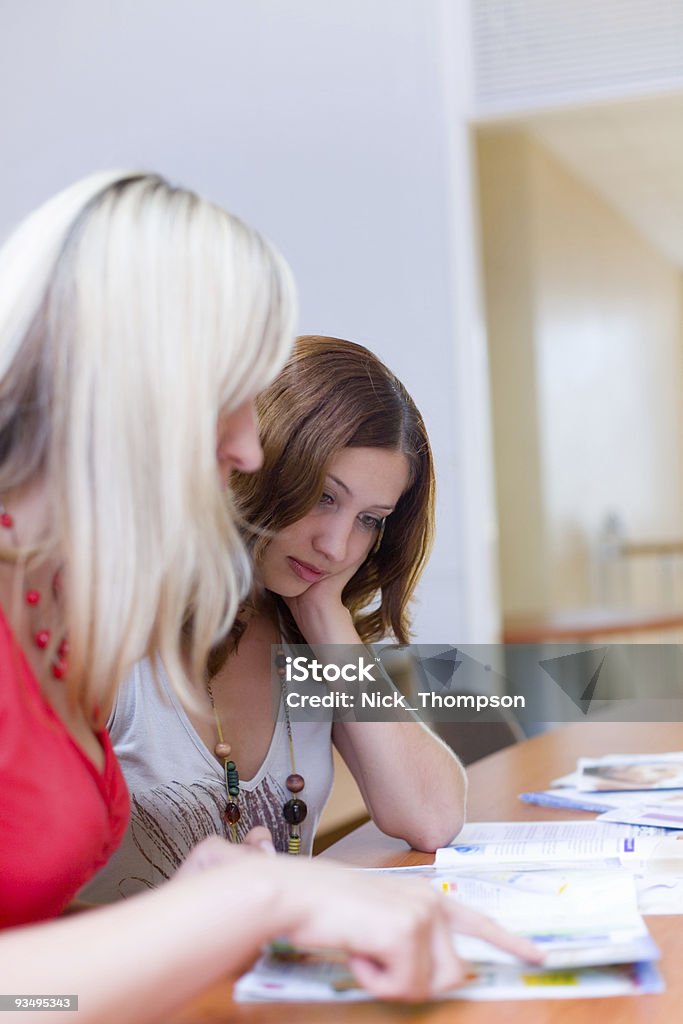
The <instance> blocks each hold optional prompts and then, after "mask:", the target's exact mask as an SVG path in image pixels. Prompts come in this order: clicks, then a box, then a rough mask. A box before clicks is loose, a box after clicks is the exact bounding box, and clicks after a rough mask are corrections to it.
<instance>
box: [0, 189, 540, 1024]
mask: <svg viewBox="0 0 683 1024" xmlns="http://www.w3.org/2000/svg"><path fill="white" fill-rule="evenodd" d="M293 306H294V302H293V298H292V285H291V281H290V275H289V272H288V270H287V268H286V266H285V265H284V263H283V262H282V260H281V259H280V258H279V257H278V256H277V254H276V253H275V252H274V251H273V250H272V248H271V247H270V246H269V245H268V244H267V243H266V242H264V241H263V240H262V239H261V238H260V237H259V236H258V235H257V234H255V233H254V232H253V231H252V230H251V229H249V228H248V227H246V226H245V225H243V224H241V223H240V222H239V221H238V220H236V219H235V218H233V217H231V216H230V215H229V214H227V213H225V212H224V211H223V210H220V209H219V208H217V207H215V206H213V205H212V204H210V203H208V202H207V201H205V200H203V199H201V198H199V197H198V196H196V195H195V194H193V193H191V192H188V191H186V190H184V189H176V188H172V187H171V186H170V185H168V184H167V183H166V182H165V181H164V180H162V179H161V178H159V177H157V176H154V175H147V174H137V173H118V172H114V173H104V174H99V175H95V176H93V177H90V178H87V179H85V180H83V181H81V182H79V183H78V184H76V185H74V186H73V187H71V188H69V189H67V190H66V191H64V192H62V193H61V194H60V195H58V196H56V197H55V198H54V199H52V200H51V201H50V202H48V203H47V204H45V205H44V206H43V207H41V208H40V209H39V210H37V211H36V212H35V213H34V214H33V215H32V216H30V217H29V218H28V219H27V220H25V221H24V222H23V224H21V225H20V226H19V228H18V229H17V230H16V232H15V233H14V235H13V236H12V237H11V238H10V240H9V241H8V243H7V244H6V246H5V247H4V249H2V251H0V502H1V508H0V541H1V542H2V543H1V548H0V605H1V606H2V607H1V610H2V614H1V616H0V678H1V679H2V686H1V687H0V728H1V729H2V744H1V745H0V836H2V840H1V846H0V914H2V925H3V926H4V928H5V929H6V931H4V932H3V933H2V934H0V990H2V991H5V992H10V991H14V992H41V993H46V992H47V993H50V992H52V993H58V992H71V993H78V995H79V999H80V1004H79V1013H80V1016H79V1019H80V1020H81V1021H83V1022H92V1021H98V1022H107V1021H112V1022H113V1021H120V1020H125V1021H127V1022H128V1024H137V1022H142V1021H147V1020H153V1019H165V1017H166V1016H167V1014H168V1012H169V1011H170V1010H172V1009H173V1007H175V1006H176V1005H178V1004H179V1003H181V1002H182V1001H183V1000H185V999H187V998H189V997H190V996H191V995H192V994H193V993H195V992H197V991H198V990H200V989H201V988H202V987H203V986H205V985H207V984H208V983H210V982H211V981H212V980H214V979H216V978H218V977H219V976H220V975H222V974H223V973H224V972H225V971H226V970H228V971H229V970H233V971H234V970H235V969H236V968H237V967H238V966H240V965H241V964H244V962H245V961H248V960H249V959H250V958H253V956H254V955H255V954H256V953H257V951H258V949H259V948H260V946H261V944H262V943H263V942H264V941H266V940H267V939H268V938H270V937H272V936H274V935H276V934H286V935H289V936H290V937H291V938H292V940H293V941H295V942H302V943H307V944H313V945H316V946H332V947H335V948H341V949H343V950H346V951H347V952H348V953H349V954H350V956H351V964H352V966H353V969H354V971H355V972H356V974H357V976H358V978H359V980H360V981H361V983H362V984H364V985H366V986H367V987H368V988H369V989H370V990H371V991H373V992H374V993H376V994H377V995H384V996H390V997H393V998H408V997H411V998H412V997H420V998H422V997H427V996H431V995H433V994H435V993H437V992H439V991H441V990H442V989H443V988H445V987H448V986H451V985H453V984H454V983H456V982H457V981H458V980H459V979H460V978H461V977H462V970H461V967H460V965H459V963H458V961H457V960H456V958H455V956H454V954H453V952H452V947H451V944H450V942H449V941H448V934H449V931H450V930H451V929H452V928H453V927H457V926H458V925H460V926H461V927H465V928H472V927H474V928H475V929H476V930H479V931H480V932H481V931H487V930H489V931H490V929H491V927H492V926H491V925H490V923H488V922H481V921H480V920H479V919H477V921H476V922H475V923H474V925H473V924H472V923H471V921H470V919H469V917H468V918H467V919H464V918H463V914H464V913H465V912H464V911H463V910H462V909H461V908H459V907H458V906H457V905H456V904H451V902H450V901H445V900H441V899H439V898H438V897H437V896H436V895H435V894H432V893H431V892H429V891H424V890H422V889H421V888H419V887H415V888H411V889H409V890H404V889H403V887H401V889H400V893H401V895H400V898H399V896H398V890H396V889H395V888H393V887H391V886H389V885H384V884H381V883H380V882H378V881H376V880H374V879H369V880H368V879H363V878H358V877H356V876H347V874H345V873H341V872H340V871H338V870H334V869H331V868H326V869H325V868H322V867H318V866H315V865H310V864H305V863H301V864H299V863H293V862H291V861H290V860H288V859H286V858H268V857H266V856H265V855H263V854H259V853H258V852H256V851H254V850H250V849H249V846H248V845H243V846H241V847H239V848H232V847H230V846H229V845H228V844H226V843H224V842H222V841H220V840H216V841H214V842H211V841H210V842H209V843H207V844H204V845H201V846H199V847H198V848H197V850H196V851H195V853H194V855H193V856H192V857H191V858H190V860H189V861H188V863H187V866H186V867H185V868H184V869H183V871H182V872H180V873H179V875H178V877H177V878H176V879H174V880H173V881H172V882H171V883H169V884H168V885H167V886H164V887H162V888H161V889H159V890H158V891H156V892H154V893H150V894H148V895H145V896H142V897H140V898H137V899H133V900H130V901H127V902H125V903H124V904H121V905H119V906H116V907H113V908H106V909H103V910H97V911H93V912H92V913H88V914H83V915H79V916H77V917H72V918H70V919H68V920H62V921H54V922H52V923H50V922H48V921H47V919H48V918H51V917H54V916H56V915H58V914H59V912H60V911H61V910H62V909H64V908H65V907H66V905H67V903H68V902H69V900H70V899H71V898H72V896H73V895H74V893H75V892H76V891H77V890H78V888H79V887H80V886H81V885H82V884H83V882H85V881H86V879H87V878H88V877H89V876H90V875H91V874H92V873H93V872H94V871H95V870H96V869H97V867H99V866H100V865H101V864H102V863H103V862H104V861H105V860H106V858H107V857H108V856H109V854H110V852H111V851H112V850H113V849H114V848H115V846H116V844H117V842H118V841H119V839H120V837H121V835H122V833H123V831H124V829H125V826H126V822H127V817H128V801H127V796H126V792H125V787H124V786H123V782H122V777H121V774H120V769H119V768H118V765H117V762H116V759H115V757H114V755H113V753H112V750H111V746H110V743H109V741H108V739H107V736H106V733H105V731H104V729H103V722H105V721H106V717H107V714H108V711H109V708H110V706H111V704H112V701H113V699H114V697H115V694H116V692H117V688H118V686H119V683H120V680H121V678H122V676H123V674H124V673H125V672H126V671H127V670H128V669H130V667H131V665H132V664H133V663H134V662H135V661H136V660H137V659H139V658H140V657H142V656H143V655H148V656H149V657H151V658H160V659H161V660H162V661H163V663H164V665H165V667H166V671H167V674H168V678H169V680H170V682H171V685H172V686H173V687H174V689H175V690H176V691H177V692H178V694H179V696H180V697H181V698H182V699H185V700H186V701H188V702H190V703H191V702H192V699H193V695H192V691H191V688H190V686H189V684H188V682H187V679H188V677H189V678H200V677H201V674H202V670H203V667H204V665H205V664H206V659H207V655H208V653H209V649H210V648H211V646H212V645H213V644H215V642H216V641H217V640H218V639H219V638H220V637H221V636H222V635H224V634H225V632H226V631H227V630H228V629H229V627H230V625H231V623H232V620H233V618H234V615H235V611H236V609H237V607H238V603H239V601H240V598H241V597H242V596H243V594H244V593H245V589H246V586H247V584H248V581H249V569H248V561H247V557H246V555H245V552H244V550H243V547H242V544H241V541H240V539H239V536H238V533H237V531H236V528H235V523H234V520H233V515H232V511H231V506H230V502H229V500H228V499H227V498H226V489H225V488H226V483H227V480H228V478H229V475H230V472H231V471H232V470H233V469H241V470H243V471H245V472H248V471H250V470H254V469H256V468H257V467H258V465H259V464H260V461H261V453H260V448H259V442H258V438H257V436H256V432H255V423H254V410H253V398H254V395H255V393H256V392H257V391H258V390H259V389H260V388H262V387H263V386H264V384H265V383H267V381H268V379H269V378H270V376H271V375H272V374H273V373H275V372H276V371H277V369H278V368H279V366H280V365H281V363H282V362H283V360H284V358H285V357H286V354H287V351H288V348H289V339H290V337H291V334H292V324H293ZM188 613H189V614H191V616H192V621H193V623H194V628H193V631H192V635H191V636H190V637H189V638H186V641H185V643H184V645H183V647H182V648H181V639H180V638H181V633H182V625H183V623H184V622H185V621H186V620H187V616H188ZM266 868H267V870H266ZM19 925H22V926H25V927H21V928H19V927H17V926H19ZM502 941H504V942H507V943H508V945H509V944H510V940H508V939H506V938H505V937H503V939H502ZM513 948H517V949H519V950H520V951H522V952H524V951H525V950H526V951H527V952H528V947H519V946H518V945H517V946H516V947H515V946H514V943H513ZM531 955H533V954H531ZM112 965H115V969H113V966H112ZM68 1013H69V1011H67V1014H68ZM65 1019H67V1020H70V1019H71V1016H70V1015H68V1016H66V1017H65Z"/></svg>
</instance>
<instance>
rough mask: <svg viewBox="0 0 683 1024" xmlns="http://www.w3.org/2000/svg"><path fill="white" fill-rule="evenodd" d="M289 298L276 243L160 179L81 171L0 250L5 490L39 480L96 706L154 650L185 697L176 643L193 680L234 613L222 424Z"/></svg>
mask: <svg viewBox="0 0 683 1024" xmlns="http://www.w3.org/2000/svg"><path fill="white" fill-rule="evenodd" d="M294 306H295V300H294V287H293V283H292V279H291V275H290V272H289V270H288V268H287V265H286V264H285V263H284V261H283V260H282V258H281V257H280V256H279V255H278V254H277V253H276V252H275V250H274V249H273V248H272V247H271V246H270V245H269V244H268V243H267V242H265V241H264V240H263V238H261V237H260V236H259V235H258V234H257V233H256V232H255V231H253V230H252V229H251V228H249V227H247V226H246V225H244V224H243V223H241V222H240V221H239V220H237V219H236V218H234V217H232V216H231V215H230V214H228V213H226V212H225V211H224V210H221V209H220V208H218V207H216V206H214V205H213V204H211V203H209V202H208V201H206V200H204V199H202V198H200V197H199V196H197V195H195V194H194V193H192V192H189V191H187V190H185V189H179V188H173V187H171V186H170V185H169V184H168V183H167V182H166V181H164V180H163V179H162V178H160V177H158V176H156V175H151V174H144V173H136V172H123V173H122V172H108V173H101V174H97V175H93V176H91V177H88V178H86V179H84V180H82V181H80V182H78V183H77V184H75V185H73V186H72V187H71V188H68V189H66V190H65V191H64V192H62V193H60V194H59V195H57V196H55V197H54V198H53V199H51V200H50V201H49V202H47V203H46V204H45V205H44V206H42V207H40V209H38V210H37V211H35V212H34V213H33V214H32V215H31V216H29V217H28V218H27V219H26V220H25V221H24V222H23V223H22V224H21V225H20V226H19V227H18V228H17V230H16V231H15V232H14V234H13V235H12V236H11V237H10V239H9V241H8V242H7V243H6V245H5V246H4V248H3V249H2V250H0V496H4V495H5V494H6V493H7V492H9V491H11V490H12V489H13V488H18V487H21V486H23V485H24V484H26V483H29V482H30V481H31V480H33V479H44V480H45V483H46V490H47V494H48V496H49V501H50V507H49V510H48V512H49V518H50V522H51V532H50V536H49V537H46V538H44V539H43V540H41V541H40V543H39V544H38V545H37V546H36V548H35V549H34V550H35V553H36V554H37V556H38V557H56V558H58V559H59V560H60V561H61V563H62V564H63V567H64V570H63V572H64V619H65V626H66V629H67V631H68V636H69V677H68V686H69V688H70V695H71V697H72V698H73V700H74V701H76V702H78V703H79V704H80V705H81V706H82V707H83V708H84V709H86V710H87V712H88V713H89V714H90V715H93V711H94V709H95V708H97V707H98V706H99V707H102V708H105V707H107V706H108V705H109V703H110V702H111V700H112V699H113V696H114V693H115V689H116V687H117V685H118V683H119V682H120V680H121V678H122V677H123V675H124V673H125V672H126V671H127V670H128V669H129V668H130V666H131V665H132V664H133V662H134V661H136V660H137V659H138V658H140V657H142V656H143V655H145V654H147V655H149V656H152V657H153V656H157V655H158V656H159V657H161V659H162V660H163V662H164V664H165V667H166V669H167V671H168V674H169V676H170V678H171V679H172V681H173V683H174V685H175V687H176V689H177V690H178V692H179V693H180V694H181V695H185V696H188V693H189V691H188V689H187V686H186V675H185V671H184V669H183V652H184V654H185V656H186V657H187V658H188V659H189V664H190V675H191V677H192V678H197V677H198V676H199V675H200V674H201V673H202V671H203V669H204V666H205V663H206V658H207V654H208V651H209V648H210V647H211V646H212V644H213V643H214V642H215V641H216V640H217V638H219V637H220V636H222V635H224V634H225V632H226V631H227V630H228V629H229V628H230V626H231V624H232V621H233V619H234V617H235V614H236V611H237V607H238V604H239V601H240V599H241V597H242V596H243V595H244V593H245V592H246V589H247V587H248V584H249V579H250V569H249V561H248V557H247V555H246V552H245V549H244V547H243V544H242V542H241V540H240V537H239V534H238V531H237V528H236V525H235V518H234V511H233V508H232V502H231V498H230V496H229V495H227V496H226V493H225V491H224V490H223V489H222V487H221V483H220V479H219V474H218V471H217V466H216V426H217V420H218V416H219V414H221V413H224V412H229V411H230V410H232V409H234V408H236V407H238V406H239V405H240V404H241V403H242V402H243V401H244V400H245V399H246V398H247V397H249V396H251V395H253V394H254V393H255V392H256V391H257V390H259V389H260V388H262V387H264V386H265V385H266V384H267V383H268V382H269V381H270V380H271V379H272V378H273V376H274V375H275V374H276V373H277V371H278V369H279V368H280V366H281V365H282V363H283V362H284V360H285V358H286V356H287V353H288V351H289V347H290V342H291V337H292V334H293V322H294ZM4 556H5V557H6V558H7V557H9V555H8V552H6V551H5V552H4ZM189 616H191V618H192V623H193V628H192V635H191V637H190V639H189V642H188V641H185V642H184V643H182V641H181V631H182V626H183V623H184V622H185V621H186V620H187V619H188V617H189ZM181 644H182V646H181Z"/></svg>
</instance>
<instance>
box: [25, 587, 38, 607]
mask: <svg viewBox="0 0 683 1024" xmlns="http://www.w3.org/2000/svg"><path fill="white" fill-rule="evenodd" d="M39 601H40V591H39V590H27V591H26V604H33V605H36V604H38V602H39Z"/></svg>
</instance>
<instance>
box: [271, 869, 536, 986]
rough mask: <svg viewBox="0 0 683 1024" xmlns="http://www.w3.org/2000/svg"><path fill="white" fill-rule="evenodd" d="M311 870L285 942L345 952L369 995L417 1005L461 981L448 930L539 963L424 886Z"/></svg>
mask: <svg viewBox="0 0 683 1024" xmlns="http://www.w3.org/2000/svg"><path fill="white" fill-rule="evenodd" d="M282 859H283V858H281V860H282ZM311 867H312V868H314V869H315V874H314V872H313V871H311V872H310V878H309V879H308V883H307V886H306V892H305V894H304V896H305V903H304V906H305V907H307V908H308V913H307V915H306V916H305V918H304V919H303V920H302V921H301V922H300V923H299V924H298V925H297V926H295V927H294V928H292V929H290V931H289V932H288V937H289V938H290V939H291V941H292V942H293V943H294V944H295V945H298V946H302V947H312V948H319V947H322V948H331V949H342V950H344V951H345V952H347V953H348V955H349V966H350V967H351V970H352V971H353V973H354V975H355V977H356V978H357V980H358V981H359V983H360V984H361V985H362V986H363V987H364V988H366V989H367V990H368V991H370V992H372V993H373V995H375V996H378V997H381V998H389V999H404V1000H422V999H429V998H432V997H434V996H437V995H440V994H443V993H444V992H447V991H448V990H450V989H452V988H454V987H456V986H457V985H459V984H462V982H463V981H464V980H465V969H464V966H463V964H462V962H461V961H460V959H459V958H458V956H457V955H456V953H455V950H454V946H453V933H454V932H463V933H465V934H468V935H474V936H477V937H478V938H481V939H484V940H486V941H487V942H490V943H492V944H493V945H495V946H499V947H500V948H502V949H504V950H506V951H507V952H509V953H512V954H513V955H515V956H518V957H520V958H522V959H524V960H528V961H529V962H531V963H534V964H540V963H541V962H542V959H543V954H542V952H541V951H540V950H539V949H538V948H537V947H536V946H534V945H533V943H531V942H529V941H528V940H527V939H524V938H520V937H519V936H516V935H511V934H510V933H508V932H506V931H505V930H504V929H503V928H501V927H499V926H498V925H497V924H496V923H495V922H494V921H492V920H491V919H490V918H488V917H485V916H484V915H482V914H479V913H477V912H476V911H474V910H472V909H470V908H469V907H466V906H464V905H463V904H461V903H459V902H458V901H457V900H455V899H454V898H453V897H451V896H447V895H445V894H443V893H439V892H436V891H435V890H434V889H432V887H431V886H429V885H428V884H427V883H426V882H416V881H413V880H406V879H402V880H400V881H398V880H394V879H389V878H378V877H377V876H376V875H365V874H362V873H360V872H348V871H346V870H343V869H340V868H338V867H336V866H332V865H328V864H325V865H322V864H318V863H316V864H314V865H311ZM320 869H323V870H322V871H321V872H320ZM319 872H320V873H319ZM316 875H318V877H315V876H316ZM343 875H346V878H342V876H343ZM335 876H337V877H336V878H335ZM302 902H303V901H302ZM323 908H324V910H323Z"/></svg>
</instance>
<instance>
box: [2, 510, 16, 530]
mask: <svg viewBox="0 0 683 1024" xmlns="http://www.w3.org/2000/svg"><path fill="white" fill-rule="evenodd" d="M0 523H2V525H3V526H4V527H5V529H6V530H11V529H12V527H13V526H14V520H13V519H12V517H11V515H10V514H9V512H3V513H2V515H1V516H0Z"/></svg>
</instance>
